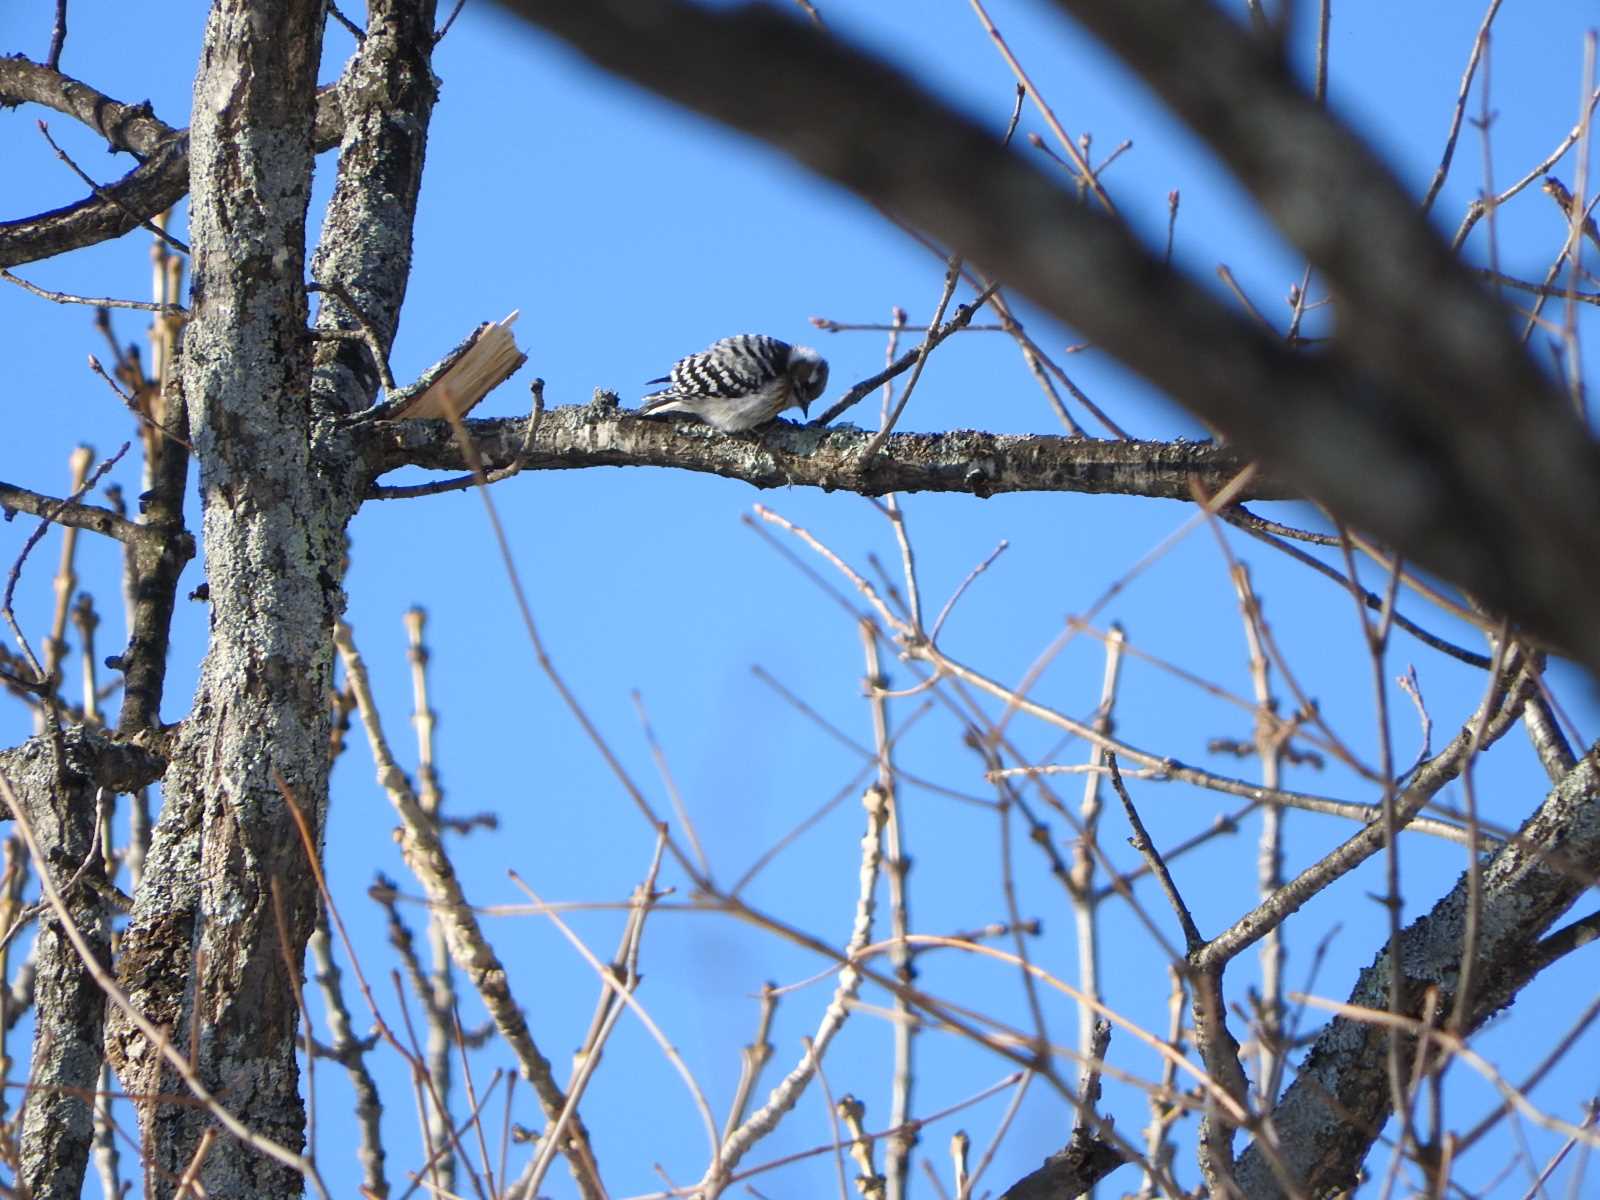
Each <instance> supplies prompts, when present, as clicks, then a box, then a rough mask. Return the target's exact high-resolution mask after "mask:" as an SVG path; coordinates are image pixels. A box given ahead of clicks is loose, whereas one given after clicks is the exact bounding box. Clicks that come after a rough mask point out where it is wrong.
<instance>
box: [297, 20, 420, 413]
mask: <svg viewBox="0 0 1600 1200" xmlns="http://www.w3.org/2000/svg"><path fill="white" fill-rule="evenodd" d="M435 8H436V4H435V3H434V0H374V2H373V3H370V4H368V6H367V36H366V39H365V40H364V41H363V42H362V43H361V46H360V48H359V49H358V50H357V51H356V54H355V56H354V57H353V58H352V59H351V60H350V64H349V66H348V67H346V68H345V73H344V77H343V79H341V80H340V84H339V99H340V105H341V108H342V110H343V116H344V140H343V141H342V142H341V144H340V147H339V174H338V179H337V181H336V182H335V184H334V191H333V199H332V200H331V201H330V202H329V204H328V214H327V217H326V219H325V220H324V222H323V235H322V242H321V244H320V245H319V246H318V247H317V253H316V258H315V259H314V261H313V263H312V275H313V277H314V278H315V279H316V281H317V282H318V283H321V284H337V285H338V286H339V287H340V288H342V289H343V291H344V293H345V294H346V295H347V296H349V298H350V299H351V300H354V301H355V303H356V304H357V305H359V306H360V308H361V312H362V315H363V316H365V317H366V319H367V320H368V321H369V322H370V323H371V325H372V328H373V329H374V330H375V332H376V333H377V336H378V338H379V339H380V341H381V343H382V347H383V350H384V352H385V353H388V350H389V347H390V346H391V345H392V344H393V342H394V335H395V330H396V329H397V328H398V326H399V323H400V304H401V301H403V300H404V299H405V294H406V284H407V282H408V281H409V280H410V278H411V227H412V216H413V214H414V213H415V212H416V206H417V193H418V191H419V190H420V189H421V187H422V165H423V161H424V158H425V153H426V149H427V141H428V120H429V117H430V116H431V115H432V113H433V103H434V100H435V99H436V98H437V96H438V84H437V81H436V80H435V79H434V76H433V70H432V68H431V67H430V65H429V60H430V58H431V57H432V53H433V22H434V12H435ZM317 328H318V329H326V330H334V329H344V330H354V329H358V328H360V323H359V321H358V320H357V319H356V317H355V314H353V313H351V312H350V311H349V308H348V306H347V305H346V303H345V302H344V301H343V300H341V299H338V298H335V297H332V296H328V295H326V294H325V295H324V296H323V300H322V304H321V306H320V307H319V309H318V312H317ZM378 379H379V376H378V374H377V371H376V368H375V364H374V363H373V362H372V357H371V354H370V352H369V351H368V350H367V348H366V347H365V346H364V345H361V344H360V343H354V342H348V341H343V342H324V343H322V344H321V345H319V346H318V348H317V356H316V367H315V384H314V391H313V395H314V397H315V400H316V402H317V403H318V404H319V405H329V406H331V407H334V408H336V409H346V410H348V409H350V408H354V407H357V406H358V404H365V403H370V402H371V399H372V395H373V392H374V391H375V390H376V388H377V383H378Z"/></svg>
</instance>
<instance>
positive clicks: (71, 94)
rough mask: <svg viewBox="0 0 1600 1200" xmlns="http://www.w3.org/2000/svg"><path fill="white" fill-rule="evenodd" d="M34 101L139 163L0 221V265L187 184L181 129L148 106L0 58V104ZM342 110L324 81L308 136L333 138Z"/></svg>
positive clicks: (135, 215)
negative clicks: (81, 192) (66, 199)
mask: <svg viewBox="0 0 1600 1200" xmlns="http://www.w3.org/2000/svg"><path fill="white" fill-rule="evenodd" d="M23 103H32V104H42V105H45V106H46V107H48V108H53V109H55V110H56V111H57V112H61V113H65V114H67V115H68V116H70V117H74V118H76V119H77V120H79V121H81V122H83V123H84V124H85V125H87V126H88V127H89V128H90V129H93V130H95V131H96V132H97V133H99V134H100V135H101V136H102V137H104V138H105V139H106V141H107V142H108V143H109V144H110V145H111V148H112V149H114V150H125V151H127V152H129V153H131V154H133V155H134V156H135V157H137V158H139V159H140V160H141V161H140V164H139V166H138V167H136V168H135V169H134V170H132V171H130V172H129V173H128V174H126V175H124V176H123V177H122V178H121V179H120V180H118V181H117V182H116V183H112V184H108V185H106V186H105V187H104V188H102V189H100V191H101V194H99V195H91V196H88V197H86V198H85V199H83V200H80V201H78V202H77V203H76V204H70V205H68V206H66V207H65V208H57V209H52V210H51V211H49V212H44V213H38V214H36V215H34V216H31V217H23V218H21V219H20V220H14V221H0V267H14V266H17V265H19V264H21V263H28V262H35V261H37V260H39V259H42V258H51V257H53V256H54V255H57V254H64V253H66V252H67V251H69V250H77V249H80V248H81V247H84V246H92V245H94V244H95V243H97V242H104V241H109V240H110V239H112V238H118V237H121V236H122V235H123V234H125V233H128V232H130V231H131V230H134V229H137V228H139V224H140V222H141V221H147V220H151V219H153V218H154V217H156V216H158V215H159V214H161V213H164V212H166V211H167V209H169V208H171V207H172V206H173V205H174V204H176V203H177V202H178V201H179V200H181V199H183V197H184V195H185V194H186V193H187V192H188V190H189V137H188V131H187V130H182V129H173V128H172V127H171V126H170V125H167V124H165V123H164V122H162V121H160V120H158V119H157V118H156V117H155V116H154V115H153V114H152V113H151V111H150V106H149V105H148V104H122V103H120V102H118V101H116V100H113V99H111V98H110V97H109V96H106V95H103V94H102V93H100V92H97V91H96V90H95V89H94V88H92V87H90V86H89V85H88V84H85V83H80V82H79V81H78V80H76V79H73V78H72V77H71V76H69V75H63V74H62V73H61V72H59V71H53V70H51V69H50V68H49V67H46V66H43V65H41V64H39V63H36V62H32V61H30V60H28V59H26V58H3V57H0V106H14V105H17V104H23ZM342 132H343V114H342V113H341V112H340V109H339V104H338V96H337V95H336V93H335V91H334V89H333V88H332V87H327V88H323V89H322V90H321V91H320V92H319V93H318V95H317V114H316V131H315V134H314V142H315V145H316V148H317V149H318V150H319V151H320V150H326V149H329V148H330V147H332V146H335V145H337V144H338V142H339V138H340V135H341V134H342Z"/></svg>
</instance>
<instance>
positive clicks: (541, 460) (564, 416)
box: [359, 393, 1301, 501]
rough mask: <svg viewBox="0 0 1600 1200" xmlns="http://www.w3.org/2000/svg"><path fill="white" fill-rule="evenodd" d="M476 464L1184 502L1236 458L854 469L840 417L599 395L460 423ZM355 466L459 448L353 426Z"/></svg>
mask: <svg viewBox="0 0 1600 1200" xmlns="http://www.w3.org/2000/svg"><path fill="white" fill-rule="evenodd" d="M467 428H468V430H469V431H470V432H471V434H472V443H473V448H474V451H475V452H476V454H477V456H478V458H479V461H481V462H482V464H483V465H484V466H485V467H486V468H488V469H491V470H493V469H498V468H501V467H505V466H509V465H510V464H512V463H516V462H520V463H521V464H522V466H523V467H524V469H526V470H530V471H560V470H571V469H575V468H580V467H597V466H614V467H672V468H675V469H677V470H681V471H703V472H706V473H709V474H713V475H721V476H723V477H725V478H728V479H739V480H743V481H744V482H745V483H748V484H752V485H754V486H755V487H760V488H773V487H793V486H801V487H820V488H822V489H823V490H824V491H833V490H835V489H837V490H840V491H850V492H859V493H861V494H863V495H868V496H881V495H883V494H884V493H886V492H963V493H966V494H968V495H973V496H980V497H982V496H996V495H1000V494H1002V493H1006V492H1086V493H1092V494H1113V495H1123V496H1160V497H1164V498H1167V499H1172V500H1192V499H1193V498H1194V496H1195V490H1196V488H1199V490H1200V491H1201V492H1203V493H1208V494H1215V493H1216V492H1218V491H1221V490H1222V488H1224V487H1226V486H1228V485H1229V484H1230V483H1232V482H1233V481H1234V480H1235V478H1236V477H1237V476H1238V475H1239V474H1240V473H1241V472H1242V471H1244V470H1246V468H1248V467H1249V466H1250V465H1251V464H1250V459H1249V458H1248V457H1247V456H1245V455H1243V454H1241V453H1240V452H1239V451H1238V450H1236V449H1233V448H1232V447H1229V446H1225V445H1218V444H1216V443H1213V442H1188V441H1182V440H1179V441H1173V442H1117V441H1102V440H1099V439H1096V438H1071V437H1060V436H1057V435H1050V434H1007V433H986V432H981V431H978V430H972V429H957V430H952V431H951V432H949V433H895V434H891V435H890V437H889V440H888V442H887V443H886V444H885V448H884V451H883V453H881V454H878V455H876V456H874V458H873V459H872V462H871V464H870V465H868V466H867V467H866V468H865V469H864V470H863V469H862V468H861V466H860V462H861V453H862V451H863V450H864V449H865V448H866V446H867V443H868V442H869V441H871V440H872V435H871V434H870V433H869V432H867V431H866V430H863V429H858V428H857V427H855V426H854V425H848V424H840V425H830V426H827V427H825V428H823V427H818V426H815V425H796V424H794V423H793V422H790V421H782V420H780V421H774V422H773V423H772V424H771V425H768V426H765V427H764V428H762V429H759V430H754V431H752V432H750V433H745V434H737V435H729V434H724V433H718V432H717V431H716V430H715V429H712V428H711V427H710V426H709V425H703V424H701V423H700V422H698V421H695V420H693V419H691V418H682V419H676V420H675V419H670V418H661V417H640V416H639V415H638V414H637V413H636V412H634V411H633V410H632V409H624V408H621V407H619V406H618V405H617V403H616V398H615V397H614V396H612V395H611V394H610V393H601V398H600V399H599V400H597V401H596V402H595V403H592V404H583V405H564V406H562V407H560V408H554V409H551V410H550V411H548V412H546V413H544V414H543V415H542V417H541V418H540V420H539V427H538V436H537V437H535V438H534V440H533V441H532V443H531V444H529V442H528V420H527V419H524V418H511V419H506V418H501V419H491V420H479V421H468V422H467ZM359 436H360V437H361V439H362V441H363V443H364V446H365V450H366V455H367V459H368V462H369V463H370V464H371V466H372V468H373V470H375V471H378V472H382V471H389V470H393V469H395V468H396V467H400V466H424V467H431V468H435V469H445V470H456V471H461V470H466V469H468V466H467V463H466V462H465V460H464V459H463V457H462V454H461V446H460V443H459V442H457V440H456V439H455V437H454V436H453V435H452V434H451V433H450V429H449V427H448V426H447V425H445V423H444V422H443V421H430V422H423V421H396V422H372V423H370V424H365V425H364V426H363V427H362V428H361V430H360V433H359ZM1300 494H1301V493H1300V492H1299V491H1297V490H1296V489H1295V488H1293V487H1292V486H1290V485H1289V484H1288V483H1287V482H1286V481H1285V480H1284V479H1283V478H1282V477H1281V476H1277V475H1274V474H1272V473H1270V472H1268V471H1266V470H1264V469H1259V468H1258V469H1257V470H1256V471H1255V473H1254V474H1253V475H1252V476H1251V477H1250V479H1249V480H1248V482H1247V483H1246V484H1245V486H1244V487H1243V489H1242V490H1240V491H1238V492H1237V493H1236V495H1235V498H1236V499H1238V500H1241V501H1244V500H1285V499H1292V498H1295V497H1298V496H1299V495H1300Z"/></svg>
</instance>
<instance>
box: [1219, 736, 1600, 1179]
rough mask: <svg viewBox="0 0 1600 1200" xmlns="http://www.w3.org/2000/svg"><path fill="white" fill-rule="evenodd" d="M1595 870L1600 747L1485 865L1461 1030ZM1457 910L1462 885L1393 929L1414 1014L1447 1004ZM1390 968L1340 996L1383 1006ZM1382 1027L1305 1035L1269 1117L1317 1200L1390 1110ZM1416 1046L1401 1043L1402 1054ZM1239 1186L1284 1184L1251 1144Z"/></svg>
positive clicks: (1460, 924)
mask: <svg viewBox="0 0 1600 1200" xmlns="http://www.w3.org/2000/svg"><path fill="white" fill-rule="evenodd" d="M1596 874H1600V747H1592V748H1591V749H1590V751H1589V753H1588V754H1587V755H1585V756H1584V758H1582V759H1581V760H1579V762H1578V763H1577V764H1576V765H1575V766H1574V767H1573V768H1572V770H1570V771H1569V772H1568V773H1567V775H1566V777H1565V778H1563V779H1562V780H1561V781H1560V782H1558V783H1557V784H1556V786H1555V788H1554V789H1553V790H1552V791H1551V792H1550V794H1549V795H1548V796H1547V797H1546V798H1545V801H1544V803H1543V804H1541V805H1540V806H1539V810H1538V811H1537V812H1536V813H1535V814H1534V815H1533V816H1532V817H1530V818H1529V819H1528V821H1527V822H1526V823H1525V824H1524V825H1523V826H1522V828H1521V829H1519V830H1518V831H1517V836H1516V837H1515V838H1512V839H1510V840H1509V841H1507V842H1506V843H1505V844H1504V845H1503V846H1502V847H1501V848H1500V849H1499V850H1498V851H1497V852H1496V853H1495V854H1494V855H1493V857H1492V858H1490V859H1489V860H1488V861H1487V862H1486V863H1485V864H1484V865H1483V871H1482V879H1481V885H1482V900H1481V909H1480V912H1479V915H1478V938H1477V946H1476V949H1477V954H1476V955H1475V957H1474V959H1473V971H1474V974H1473V979H1474V980H1475V981H1476V982H1475V983H1474V984H1473V987H1472V1004H1471V1005H1470V1006H1469V1009H1468V1016H1467V1020H1466V1021H1465V1023H1464V1028H1461V1029H1458V1030H1455V1031H1454V1032H1457V1033H1460V1034H1462V1035H1463V1036H1464V1035H1466V1034H1469V1033H1471V1032H1473V1031H1474V1030H1476V1029H1478V1028H1479V1027H1480V1026H1482V1025H1483V1023H1484V1022H1485V1021H1487V1020H1488V1019H1489V1018H1490V1017H1491V1016H1493V1015H1494V1014H1495V1013H1496V1012H1498V1011H1500V1010H1501V1009H1502V1008H1504V1007H1506V1006H1507V1005H1509V1004H1510V1003H1511V1002H1512V1001H1513V1000H1514V999H1515V998H1516V995H1517V992H1518V991H1519V990H1520V989H1521V988H1522V987H1523V985H1525V984H1526V983H1527V982H1528V980H1529V979H1530V978H1531V977H1532V975H1533V974H1534V973H1535V972H1536V971H1537V970H1538V969H1539V967H1540V966H1542V965H1545V964H1546V960H1544V959H1543V958H1542V957H1541V956H1539V955H1537V954H1535V953H1533V950H1534V948H1535V946H1536V945H1537V943H1538V941H1539V939H1540V938H1541V937H1542V936H1543V935H1544V934H1545V933H1546V932H1547V931H1548V930H1549V929H1550V927H1551V926H1552V925H1553V924H1554V923H1555V922H1556V920H1557V919H1558V918H1559V917H1560V916H1561V915H1562V914H1563V913H1564V912H1566V911H1567V909H1569V908H1570V907H1571V906H1572V905H1573V904H1574V903H1576V902H1577V900H1578V899H1579V898H1580V897H1581V896H1582V895H1583V894H1584V893H1585V892H1586V891H1587V890H1588V887H1589V881H1590V880H1592V879H1593V878H1594V877H1595V876H1596ZM1466 914H1467V881H1466V876H1465V875H1463V876H1462V878H1461V880H1460V881H1459V882H1458V883H1457V884H1456V886H1455V888H1454V889H1453V890H1452V891H1451V892H1450V893H1449V894H1448V895H1446V896H1445V897H1444V898H1443V899H1441V900H1440V901H1439V902H1438V903H1437V904H1435V905H1434V906H1433V909H1432V910H1431V911H1430V912H1429V913H1428V914H1427V915H1426V916H1424V917H1422V918H1420V919H1419V920H1417V921H1414V922H1412V924H1410V925H1409V926H1407V927H1406V929H1405V930H1404V932H1402V934H1401V935H1400V957H1401V967H1402V970H1403V972H1404V977H1403V979H1402V980H1401V992H1402V994H1403V995H1404V996H1406V997H1407V1004H1408V1006H1409V1007H1408V1014H1409V1015H1410V1016H1413V1017H1419V1016H1420V1015H1421V1008H1422V998H1423V995H1424V993H1425V992H1426V990H1427V989H1428V988H1430V987H1432V988H1437V989H1438V1000H1437V1002H1436V1005H1435V1007H1436V1011H1438V1012H1442V1013H1448V1012H1450V1011H1452V1009H1453V1007H1454V1005H1455V1003H1456V992H1457V989H1458V987H1459V984H1460V970H1461V954H1462V947H1463V945H1464V944H1465V943H1464V935H1465V929H1466V924H1467V921H1466ZM1393 969H1394V965H1393V960H1392V959H1391V957H1390V955H1389V952H1388V950H1387V949H1385V950H1383V951H1382V952H1381V953H1380V954H1379V955H1378V956H1377V958H1376V959H1375V960H1374V962H1373V964H1372V965H1371V966H1370V967H1368V968H1367V969H1366V970H1365V971H1363V972H1362V973H1361V975H1360V977H1359V978H1358V979H1357V981H1356V985H1355V988H1354V989H1353V990H1352V991H1351V993H1350V999H1349V1003H1350V1004H1352V1005H1356V1006H1358V1007H1361V1008H1370V1009H1378V1010H1380V1011H1382V1010H1386V1009H1387V1008H1388V1007H1389V979H1390V972H1391V971H1393ZM1388 1047H1389V1032H1388V1030H1387V1029H1385V1028H1384V1027H1383V1026H1381V1025H1378V1024H1375V1023H1372V1022H1369V1021H1360V1020H1356V1019H1353V1018H1349V1017H1337V1018H1335V1019H1334V1020H1332V1021H1330V1022H1329V1023H1328V1025H1327V1026H1326V1027H1325V1028H1324V1029H1323V1031H1322V1032H1321V1033H1320V1034H1319V1035H1318V1036H1317V1039H1316V1041H1315V1042H1314V1043H1312V1045H1311V1048H1310V1050H1309V1051H1308V1052H1307V1053H1306V1056H1305V1060H1304V1062H1302V1063H1301V1065H1300V1069H1299V1071H1298V1073H1297V1074H1296V1077H1295V1081H1294V1083H1293V1084H1291V1085H1290V1087H1289V1088H1288V1090H1287V1091H1286V1092H1285V1093H1284V1095H1283V1098H1282V1099H1281V1100H1280V1101H1279V1102H1278V1104H1277V1106H1276V1107H1275V1108H1274V1110H1273V1113H1272V1125H1273V1129H1274V1131H1275V1136H1276V1138H1277V1142H1278V1155H1279V1157H1280V1159H1281V1160H1282V1162H1283V1163H1284V1165H1285V1166H1286V1167H1287V1168H1288V1169H1289V1170H1290V1171H1291V1172H1292V1173H1293V1175H1294V1177H1295V1178H1296V1179H1297V1180H1299V1181H1300V1182H1301V1184H1302V1188H1303V1192H1304V1194H1306V1195H1308V1196H1311V1197H1314V1198H1320V1197H1324V1196H1331V1195H1335V1194H1337V1193H1339V1192H1341V1191H1343V1190H1344V1189H1345V1188H1347V1187H1349V1186H1351V1184H1352V1182H1353V1180H1354V1179H1355V1177H1356V1171H1357V1169H1358V1168H1359V1167H1360V1165H1361V1164H1362V1163H1363V1162H1364V1161H1365V1160H1366V1157H1367V1154H1368V1153H1369V1151H1370V1150H1371V1148H1372V1144H1373V1142H1374V1141H1375V1140H1376V1138H1377V1135H1378V1132H1379V1131H1380V1130H1381V1129H1382V1128H1383V1125H1384V1123H1385V1122H1386V1121H1387V1120H1388V1119H1389V1116H1390V1113H1391V1105H1390V1091H1389V1083H1388ZM1415 1050H1416V1044H1415V1041H1414V1040H1412V1039H1406V1041H1405V1049H1404V1051H1403V1055H1404V1061H1406V1062H1408V1063H1409V1062H1411V1061H1412V1060H1413V1058H1414V1056H1415ZM1236 1179H1237V1183H1238V1185H1239V1188H1240V1190H1241V1192H1242V1194H1243V1195H1245V1196H1246V1197H1249V1198H1250V1200H1278V1198H1279V1197H1282V1196H1284V1195H1285V1192H1284V1190H1283V1188H1282V1186H1281V1184H1280V1183H1279V1181H1278V1179H1277V1177H1276V1175H1275V1174H1274V1172H1273V1170H1272V1168H1271V1164H1269V1163H1268V1162H1267V1159H1266V1156H1265V1155H1264V1154H1262V1153H1261V1151H1260V1148H1259V1147H1257V1146H1254V1145H1252V1146H1251V1147H1250V1148H1249V1149H1248V1150H1247V1151H1246V1152H1245V1153H1244V1154H1243V1155H1241V1156H1240V1159H1239V1167H1238V1173H1237V1176H1236Z"/></svg>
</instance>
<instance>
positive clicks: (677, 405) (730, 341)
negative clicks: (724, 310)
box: [639, 333, 828, 433]
mask: <svg viewBox="0 0 1600 1200" xmlns="http://www.w3.org/2000/svg"><path fill="white" fill-rule="evenodd" d="M650 382H651V383H665V384H667V388H666V390H664V391H660V392H655V393H653V394H652V395H649V396H646V397H645V398H644V400H643V402H642V403H641V404H640V406H639V411H640V412H641V413H652V414H655V413H674V412H684V413H691V414H693V415H694V416H697V417H699V418H700V419H701V420H703V421H707V422H709V423H710V424H712V425H714V426H716V427H717V428H718V429H721V430H723V431H724V432H727V433H738V432H740V431H741V430H745V429H754V428H755V427H756V426H757V425H764V424H766V423H767V422H768V421H770V420H772V419H773V418H774V417H776V416H777V415H778V414H779V413H780V412H782V411H783V410H784V409H786V408H799V409H800V411H801V412H802V413H805V412H807V411H808V406H809V405H810V403H811V401H813V400H815V399H816V398H817V397H818V396H820V395H822V392H823V390H824V389H825V388H826V387H827V386H828V364H827V362H826V360H824V359H823V357H822V356H821V355H820V354H818V353H817V352H816V351H815V350H813V349H811V348H810V347H809V346H791V345H789V343H787V342H781V341H779V340H778V339H777V338H775V337H767V336H766V335H765V334H759V333H741V334H737V335H735V336H734V337H727V338H723V339H722V340H721V341H717V342H713V343H712V344H711V345H710V346H708V347H707V348H706V349H704V350H702V351H701V352H700V353H699V354H691V355H689V356H688V357H687V358H683V359H679V360H678V362H677V363H676V364H675V365H674V366H673V368H672V371H671V373H670V374H668V375H663V376H662V377H661V378H660V379H652V380H651V381H650Z"/></svg>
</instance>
